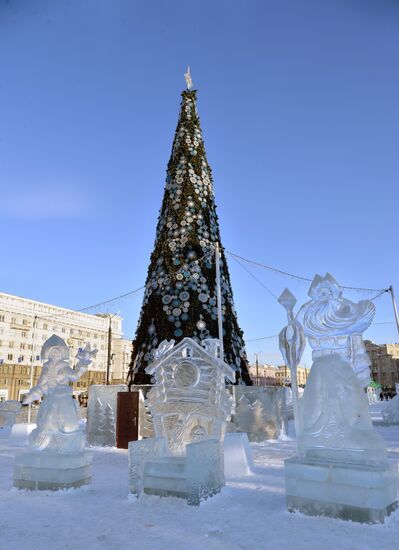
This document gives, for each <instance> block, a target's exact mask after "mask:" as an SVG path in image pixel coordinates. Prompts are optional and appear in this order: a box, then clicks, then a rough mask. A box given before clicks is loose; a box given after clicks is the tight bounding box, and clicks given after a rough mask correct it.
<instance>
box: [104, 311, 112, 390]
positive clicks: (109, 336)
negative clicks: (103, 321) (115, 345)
mask: <svg viewBox="0 0 399 550" xmlns="http://www.w3.org/2000/svg"><path fill="white" fill-rule="evenodd" d="M111 319H112V317H109V318H108V353H107V375H106V381H105V383H106V385H107V386H109V371H110V368H111V342H112V328H111Z"/></svg>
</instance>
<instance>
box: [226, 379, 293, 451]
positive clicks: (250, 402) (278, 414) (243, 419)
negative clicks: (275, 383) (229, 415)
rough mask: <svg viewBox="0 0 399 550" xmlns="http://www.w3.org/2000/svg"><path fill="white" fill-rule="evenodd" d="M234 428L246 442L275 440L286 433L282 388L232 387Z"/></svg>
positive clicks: (283, 389)
mask: <svg viewBox="0 0 399 550" xmlns="http://www.w3.org/2000/svg"><path fill="white" fill-rule="evenodd" d="M232 391H233V395H234V397H235V403H236V407H235V412H234V425H235V427H236V429H237V431H238V432H241V433H246V434H247V435H248V439H249V441H265V440H267V439H277V438H278V437H280V436H281V435H283V434H285V433H286V423H287V412H286V406H285V388H281V387H280V388H279V387H270V386H233V387H232Z"/></svg>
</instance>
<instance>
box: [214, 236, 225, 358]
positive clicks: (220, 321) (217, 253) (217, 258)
mask: <svg viewBox="0 0 399 550" xmlns="http://www.w3.org/2000/svg"><path fill="white" fill-rule="evenodd" d="M215 261H216V262H215V263H216V295H217V302H218V327H219V341H220V359H221V360H222V361H224V346H223V318H222V291H221V288H220V251H219V243H216V247H215Z"/></svg>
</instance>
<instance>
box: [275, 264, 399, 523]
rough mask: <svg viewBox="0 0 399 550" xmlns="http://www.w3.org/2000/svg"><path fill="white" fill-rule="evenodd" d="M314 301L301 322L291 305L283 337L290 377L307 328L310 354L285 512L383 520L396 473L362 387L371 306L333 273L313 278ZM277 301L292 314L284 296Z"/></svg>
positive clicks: (303, 310)
mask: <svg viewBox="0 0 399 550" xmlns="http://www.w3.org/2000/svg"><path fill="white" fill-rule="evenodd" d="M286 295H287V291H286ZM309 295H310V296H311V298H312V300H311V301H310V302H308V303H307V304H305V305H304V306H303V307H302V308H301V309H300V311H299V314H298V315H297V317H296V319H295V318H294V316H293V307H294V305H295V302H293V301H292V300H291V305H290V306H289V307H290V313H289V315H288V321H289V322H288V326H287V327H286V328H285V329H283V330H282V331H281V333H280V350H281V352H282V354H283V357H284V358H285V360H286V361H287V364H288V366H289V367H290V368H291V369H292V376H294V373H295V370H294V369H293V368H292V366H293V365H296V364H298V362H299V360H300V357H301V354H302V351H303V342H302V337H301V335H300V334H301V331H302V330H303V332H304V334H305V335H306V336H307V337H308V339H309V342H310V344H311V347H312V348H313V365H312V368H311V370H310V375H309V378H308V381H307V384H306V388H305V391H304V394H303V397H302V398H301V399H300V400H298V395H297V396H296V403H297V407H296V410H295V415H296V417H297V418H296V420H297V421H296V427H297V442H298V456H296V457H293V458H291V459H288V460H286V461H285V481H286V490H287V507H288V509H289V510H299V511H302V512H304V513H307V514H310V515H327V516H333V517H339V518H342V519H351V520H354V521H366V522H373V523H374V522H381V521H384V518H385V517H386V515H388V514H389V513H390V511H391V510H393V509H394V507H395V506H396V489H397V471H396V472H395V471H394V469H393V467H392V466H391V465H390V464H389V463H388V461H387V456H386V446H385V443H384V441H383V439H382V438H381V437H380V436H379V435H378V434H377V433H376V432H375V431H374V429H373V426H372V423H371V419H370V415H369V409H368V399H367V396H366V393H365V391H364V389H363V385H364V384H365V383H366V381H367V383H368V378H369V377H368V374H367V375H366V369H368V366H367V365H368V364H369V359H368V356H367V352H366V351H365V348H364V344H363V341H362V339H361V334H362V331H363V330H364V329H365V328H367V326H368V325H369V324H370V323H371V321H372V318H373V314H374V305H373V304H372V303H371V302H367V301H362V302H359V304H354V303H353V302H349V300H345V299H344V298H343V297H342V290H341V289H340V287H339V286H338V284H337V282H336V281H335V279H334V278H333V277H332V276H331V275H329V274H327V275H326V276H325V277H320V276H319V275H316V276H315V278H314V279H313V282H312V285H311V287H310V291H309ZM291 296H292V295H291ZM280 301H281V302H282V303H283V305H284V307H286V309H288V308H287V303H286V301H285V300H284V297H283V300H281V299H280ZM300 320H301V321H302V323H303V329H302V327H301V323H300ZM345 327H346V328H345ZM345 330H346V331H347V332H345ZM295 332H296V336H295ZM296 389H297V388H295V387H294V386H293V398H294V394H295V391H296Z"/></svg>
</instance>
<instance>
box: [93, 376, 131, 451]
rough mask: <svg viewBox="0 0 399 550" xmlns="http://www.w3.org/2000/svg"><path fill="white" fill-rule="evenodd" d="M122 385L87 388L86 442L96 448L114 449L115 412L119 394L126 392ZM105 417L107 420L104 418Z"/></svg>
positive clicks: (124, 386)
mask: <svg viewBox="0 0 399 550" xmlns="http://www.w3.org/2000/svg"><path fill="white" fill-rule="evenodd" d="M126 391H127V386H126V385H124V384H115V385H112V386H111V385H110V386H106V385H100V384H98V385H97V384H93V385H92V386H90V387H89V399H88V405H87V442H88V444H89V445H92V446H96V447H114V446H115V445H116V437H115V434H116V412H117V399H118V393H119V392H126ZM106 416H107V420H105V417H106Z"/></svg>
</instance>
